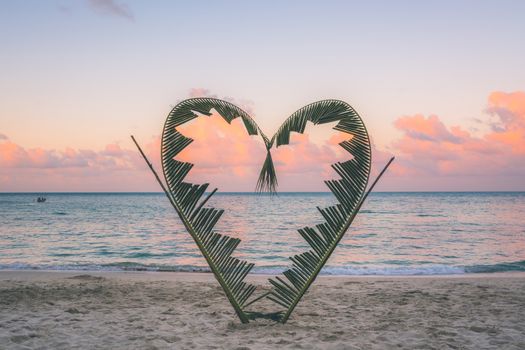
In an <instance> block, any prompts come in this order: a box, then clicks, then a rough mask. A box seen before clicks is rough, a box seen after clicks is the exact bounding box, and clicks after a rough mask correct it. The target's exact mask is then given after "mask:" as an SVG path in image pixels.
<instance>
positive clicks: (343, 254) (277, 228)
mask: <svg viewBox="0 0 525 350" xmlns="http://www.w3.org/2000/svg"><path fill="white" fill-rule="evenodd" d="M40 195H42V194H40V193H0V269H2V270H6V269H17V270H18V269H20V270H24V269H31V270H34V269H45V270H117V271H120V270H137V271H144V270H147V271H207V270H208V268H207V265H206V263H205V261H204V258H202V256H201V255H200V253H199V251H198V249H197V247H196V245H195V244H194V242H193V241H192V239H191V237H190V236H189V234H188V233H186V231H185V230H184V228H183V226H182V224H181V222H180V220H179V218H178V216H177V215H176V213H175V211H174V210H173V208H172V207H171V206H170V204H169V202H168V200H167V198H166V197H165V195H164V194H163V193H46V194H45V196H46V198H47V201H46V202H45V203H37V202H36V198H37V197H38V196H40ZM208 203H209V205H212V206H214V207H217V208H222V209H225V213H224V215H223V217H222V218H221V220H220V221H219V223H218V224H217V226H216V231H217V232H220V233H225V234H228V235H231V236H235V237H239V238H241V239H242V243H241V244H240V246H239V247H238V248H237V250H236V251H235V253H234V256H238V257H241V258H243V259H246V260H248V261H250V262H253V263H255V268H254V270H253V273H258V274H277V273H280V272H281V271H283V270H284V268H285V267H287V266H289V265H290V264H291V261H290V260H289V259H288V257H289V256H292V255H294V254H296V253H299V252H303V251H304V250H306V249H307V248H308V246H307V244H306V243H305V242H304V241H303V240H302V238H301V237H300V235H299V234H298V233H297V229H299V228H302V227H304V226H307V225H308V226H309V225H314V224H316V223H320V222H322V221H323V220H322V217H321V215H320V213H319V212H318V211H317V209H316V207H317V206H320V207H324V206H328V205H331V204H333V203H335V199H334V197H333V195H331V194H330V193H280V194H279V195H277V196H269V195H259V194H253V193H217V194H215V195H214V196H213V197H212V199H211V200H210V202H208ZM502 271H525V193H524V192H519V193H517V192H508V193H507V192H504V193H495V192H479V193H478V192H476V193H474V192H470V193H457V192H454V193H436V192H433V193H372V194H371V195H370V197H369V199H368V200H367V202H366V203H365V204H364V205H363V207H362V210H361V211H360V213H359V214H358V216H357V218H356V220H355V221H354V224H353V225H352V226H351V227H350V229H349V230H348V232H347V233H346V235H345V237H344V238H343V240H342V241H341V242H340V244H339V246H338V247H337V248H336V250H335V252H334V254H333V255H332V257H331V258H330V260H329V261H328V263H327V265H326V266H325V268H324V269H323V271H322V273H323V274H332V275H435V274H464V273H488V272H502Z"/></svg>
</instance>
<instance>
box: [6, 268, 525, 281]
mask: <svg viewBox="0 0 525 350" xmlns="http://www.w3.org/2000/svg"><path fill="white" fill-rule="evenodd" d="M78 275H92V276H96V277H105V278H119V279H126V278H131V279H134V280H136V279H141V278H144V279H146V280H159V281H161V280H166V281H170V280H184V281H209V280H214V278H213V277H214V276H213V274H212V273H211V272H207V271H202V272H200V271H105V270H9V269H6V270H0V281H2V280H10V279H15V280H19V281H33V280H38V279H45V278H46V277H47V278H52V279H56V278H68V277H74V276H78ZM273 276H275V275H274V274H257V273H252V274H249V275H248V276H247V277H246V278H247V280H250V281H256V282H261V281H266V280H267V279H268V278H270V277H273ZM332 278H333V279H350V280H353V279H355V280H365V281H366V280H372V281H373V280H378V279H379V280H385V279H388V280H390V279H392V280H404V279H407V280H410V279H462V278H465V279H483V278H494V279H499V278H523V279H525V271H505V272H490V273H488V272H487V273H463V274H459V273H458V274H435V275H319V276H318V277H317V279H316V282H317V281H323V280H327V279H332Z"/></svg>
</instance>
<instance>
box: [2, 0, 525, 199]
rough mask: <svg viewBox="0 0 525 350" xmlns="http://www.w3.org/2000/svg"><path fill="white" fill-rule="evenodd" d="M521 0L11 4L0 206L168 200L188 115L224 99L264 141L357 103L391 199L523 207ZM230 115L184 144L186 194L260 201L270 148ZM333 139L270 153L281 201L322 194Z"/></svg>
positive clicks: (312, 137) (39, 0)
mask: <svg viewBox="0 0 525 350" xmlns="http://www.w3.org/2000/svg"><path fill="white" fill-rule="evenodd" d="M523 13H525V2H523V1H505V0H503V1H424V2H423V1H420V2H418V1H291V0H290V1H126V0H76V1H58V0H57V1H52V0H49V1H44V0H35V1H30V0H26V1H8V0H0V45H1V46H0V47H1V48H2V49H1V50H0V192H13V191H37V192H51V191H81V192H83V191H88V192H89V191H115V192H119V191H158V190H159V187H158V185H157V184H156V182H155V179H154V177H153V176H152V174H151V173H150V172H149V170H148V169H147V168H146V166H145V163H144V162H143V160H142V159H141V158H140V155H139V154H138V153H137V150H136V148H135V147H134V145H133V143H132V142H131V140H130V138H129V135H131V134H133V135H135V137H136V138H137V140H138V141H139V142H140V143H141V144H142V145H143V147H144V149H145V150H146V153H147V154H148V156H149V157H151V159H152V161H153V163H154V164H155V166H156V168H157V170H158V171H159V172H160V171H161V168H160V165H159V153H160V141H159V135H160V133H161V129H162V125H163V122H164V120H165V118H166V116H167V114H168V113H169V111H170V109H171V108H173V106H175V105H176V104H177V103H178V102H180V101H182V100H184V99H186V98H189V97H196V96H214V97H218V98H224V99H228V100H230V101H232V102H234V103H236V104H237V105H239V106H240V107H242V108H244V109H245V110H246V111H248V112H249V113H250V115H252V117H253V118H254V119H255V120H256V121H257V123H258V124H259V126H260V127H261V128H262V129H263V130H264V131H265V133H266V134H267V135H273V133H274V132H275V131H276V130H277V128H278V127H279V126H280V124H281V123H282V122H283V121H284V120H285V119H286V118H287V117H288V116H289V115H291V114H292V113H293V112H294V111H295V110H297V109H299V108H301V107H302V106H304V105H306V104H308V103H311V102H314V101H317V100H322V99H326V98H335V99H340V100H344V101H346V102H348V103H349V104H351V105H352V106H353V107H354V108H355V109H356V110H357V111H358V112H359V114H360V115H361V116H362V118H363V120H364V122H365V123H366V125H367V128H368V131H369V133H370V136H371V138H372V141H373V146H374V148H373V159H374V173H377V170H378V169H379V168H380V167H381V166H382V165H384V164H385V163H386V161H387V160H388V159H389V157H391V156H395V157H396V161H395V162H394V164H393V165H392V167H391V169H389V172H388V173H387V175H385V177H384V178H383V179H382V181H381V182H380V184H379V185H378V190H380V191H524V190H525V180H524V179H525V69H523V62H525V45H523V33H525V21H523ZM237 122H238V121H234V122H233V123H232V125H228V124H226V123H225V122H224V121H222V120H221V119H220V118H219V117H218V116H212V117H211V118H207V117H201V118H198V119H197V120H196V121H194V122H192V123H190V124H189V125H186V126H184V127H183V130H184V132H185V133H186V134H188V135H195V142H194V143H193V144H192V145H191V146H189V147H188V149H187V150H185V153H184V154H181V157H183V158H184V160H188V161H191V162H193V163H195V164H196V165H195V168H194V170H192V172H191V173H190V175H189V176H190V180H193V181H198V182H210V183H211V184H212V185H214V186H216V187H218V188H219V190H222V191H253V190H254V188H255V183H256V180H257V175H258V172H259V170H260V167H261V166H262V161H263V159H264V155H265V154H264V146H263V145H262V143H261V142H260V140H259V139H257V138H256V137H249V136H247V135H246V134H245V133H244V132H243V130H242V128H241V125H240V124H238V123H237ZM339 137H340V135H338V134H337V133H336V132H334V131H332V130H331V129H330V128H329V127H324V128H323V127H313V126H312V127H310V126H309V127H308V128H307V132H306V134H304V135H299V134H297V135H294V136H293V137H292V144H291V145H290V146H283V147H280V148H279V149H274V150H273V151H272V152H273V153H274V159H275V163H276V167H277V172H278V178H279V190H281V191H327V188H326V186H325V185H324V184H323V180H324V179H329V178H335V177H336V176H335V174H334V173H333V172H331V170H330V164H331V163H334V162H335V161H338V160H343V159H345V157H347V156H346V155H345V154H343V153H342V152H341V150H340V148H339V146H337V142H336V141H337V140H338V138H339Z"/></svg>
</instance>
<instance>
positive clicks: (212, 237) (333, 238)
mask: <svg viewBox="0 0 525 350" xmlns="http://www.w3.org/2000/svg"><path fill="white" fill-rule="evenodd" d="M212 109H213V110H215V111H216V112H217V113H218V114H219V115H221V116H222V118H224V120H226V121H227V122H228V123H231V121H232V120H233V119H235V118H241V119H242V121H243V123H244V126H245V128H246V131H247V133H248V134H249V135H257V134H259V135H261V137H262V138H263V140H264V143H265V145H266V149H267V156H266V160H265V162H264V164H263V167H262V170H261V173H260V176H259V180H258V183H257V187H256V188H257V189H258V190H268V191H274V190H275V187H276V185H277V178H276V173H275V169H274V166H273V162H272V157H271V152H270V150H271V148H272V146H273V144H274V143H275V144H276V146H277V147H279V146H281V145H286V144H288V143H289V141H290V133H291V132H292V131H293V132H299V133H303V132H304V130H305V127H306V123H307V122H308V121H310V122H312V123H313V124H326V123H331V122H337V125H336V126H335V127H334V129H335V130H338V131H342V132H344V133H347V134H349V139H348V140H346V141H343V142H341V143H340V145H341V147H343V148H344V149H345V150H346V151H348V152H349V153H350V154H351V155H352V156H353V158H351V159H350V160H348V161H345V162H343V163H336V164H334V165H333V168H334V169H335V171H336V172H337V173H338V174H339V175H340V176H341V179H340V180H330V181H326V184H327V185H328V188H329V189H330V190H331V191H332V192H333V193H334V195H335V197H336V198H337V200H338V201H339V204H337V205H335V206H331V207H328V208H324V209H321V208H318V209H319V211H320V212H321V214H322V216H323V217H324V218H325V220H326V222H325V223H322V224H319V225H316V227H315V228H312V227H305V228H302V229H300V230H299V233H300V235H301V236H302V237H303V238H304V239H305V240H306V241H307V242H308V243H309V244H310V246H311V247H312V250H309V251H307V252H305V253H302V254H299V255H295V256H293V257H291V260H292V262H293V266H292V267H291V268H290V269H288V270H286V271H285V272H284V276H285V278H281V277H275V279H270V283H271V284H272V286H273V288H272V290H271V291H270V292H267V293H265V294H263V295H262V296H259V297H257V298H255V299H253V300H252V301H250V302H248V299H249V297H250V296H251V295H252V294H253V292H254V291H255V289H256V287H255V286H254V285H251V284H248V283H246V282H244V281H243V280H244V278H245V277H246V276H247V275H248V273H249V272H250V271H251V269H252V268H253V266H254V265H253V264H252V263H248V262H246V261H242V260H239V259H237V258H235V257H232V253H233V251H234V250H235V248H236V247H237V246H238V245H239V243H240V239H238V238H232V237H229V236H226V235H221V234H219V233H217V232H215V231H214V230H213V228H214V226H215V224H216V223H217V221H218V220H219V218H220V217H221V215H222V213H223V210H220V209H216V208H208V207H204V205H205V204H206V202H207V201H208V200H209V199H210V197H211V196H212V195H213V194H214V193H215V192H216V190H217V189H214V190H213V191H212V192H211V193H209V194H208V195H207V196H206V197H205V198H203V199H202V197H203V196H204V194H205V192H206V189H207V188H208V184H202V185H196V184H190V183H187V182H184V178H185V177H186V175H187V174H188V172H189V171H190V170H191V168H192V167H193V164H191V163H187V162H181V161H179V160H177V159H175V157H176V156H177V154H179V153H180V152H181V151H182V150H183V149H184V148H185V147H187V146H188V145H189V144H190V143H191V142H192V141H193V140H192V139H191V138H188V137H185V136H184V135H182V134H181V133H179V132H178V131H177V127H178V126H180V125H182V124H184V123H186V122H188V121H190V120H192V119H194V118H197V117H198V116H199V114H204V115H208V116H209V115H211V110H212ZM197 113H199V114H197ZM132 139H133V141H134V142H135V144H136V145H137V147H138V149H139V151H140V153H141V154H142V156H143V157H144V159H145V160H146V163H147V164H148V166H149V167H150V169H151V170H152V172H153V173H154V175H155V177H156V179H157V181H158V183H159V184H160V186H161V187H162V189H163V190H164V192H165V193H166V195H167V197H168V199H169V201H170V203H171V204H172V206H173V207H174V208H175V211H176V212H177V214H178V215H179V217H180V219H181V221H182V223H183V224H184V226H185V227H186V230H187V231H188V233H189V234H190V235H191V237H192V238H193V239H194V241H195V243H196V244H197V246H198V248H199V249H200V251H201V253H202V255H203V256H204V258H205V259H206V261H207V263H208V264H209V266H210V269H211V271H212V272H213V274H214V275H215V277H216V279H217V281H218V282H219V284H220V285H221V286H222V288H223V289H224V292H225V294H226V296H227V297H228V300H229V301H230V303H231V304H232V306H233V308H234V309H235V312H236V313H237V315H238V317H239V318H240V320H241V322H243V323H246V322H248V321H249V320H250V319H254V318H257V317H266V318H271V319H274V320H278V321H280V322H283V323H284V322H286V321H287V320H288V318H289V317H290V315H291V313H292V312H293V310H294V308H295V307H296V305H297V303H298V302H299V301H300V300H301V298H302V297H303V295H304V294H305V293H306V291H307V290H308V288H309V287H310V285H311V284H312V283H313V282H314V280H315V278H316V277H317V275H318V274H319V272H320V271H321V269H322V268H323V266H324V265H325V264H326V262H327V260H328V258H329V257H330V255H331V254H332V252H333V251H334V249H335V247H336V246H337V244H338V243H339V241H340V240H341V238H342V237H343V236H344V234H345V232H346V231H347V230H348V228H349V227H350V225H351V224H352V221H353V220H354V218H355V216H356V215H357V213H358V211H359V209H360V208H361V205H362V204H363V202H364V200H365V199H366V197H367V196H368V194H369V193H370V191H371V190H372V189H373V187H374V186H375V184H376V183H377V181H378V180H379V178H380V177H381V175H382V174H383V173H384V172H385V170H386V169H387V168H388V166H389V165H390V163H391V162H392V161H393V158H392V159H391V160H390V161H389V162H388V164H387V165H386V166H385V168H384V169H383V171H382V172H381V173H380V174H379V176H378V177H377V179H376V180H375V181H374V183H373V184H372V186H370V188H369V189H368V191H367V190H366V187H367V183H368V177H369V174H370V168H371V147H370V140H369V137H368V133H367V131H366V128H365V125H364V123H363V121H362V120H361V118H360V117H359V115H358V114H357V112H356V111H355V110H354V109H353V108H352V107H351V106H350V105H348V104H347V103H345V102H343V101H338V100H324V101H319V102H316V103H313V104H310V105H308V106H306V107H303V108H301V109H299V110H298V111H297V112H295V113H294V114H293V115H292V116H290V117H289V118H288V119H287V120H286V121H285V122H284V123H283V125H282V126H281V127H280V128H279V130H278V131H277V133H276V134H275V135H274V136H273V137H272V139H271V140H270V139H268V137H266V136H265V135H264V133H263V132H262V131H261V130H260V128H259V127H258V126H257V124H256V123H255V121H254V120H253V119H252V118H251V117H250V116H249V115H248V114H247V113H246V112H244V111H243V110H242V109H240V108H238V107H236V106H235V105H233V104H231V103H229V102H226V101H222V100H218V99H214V98H193V99H188V100H184V101H182V102H180V103H179V104H178V105H177V106H175V107H174V108H173V109H172V111H171V112H170V114H169V115H168V118H167V119H166V122H165V124H164V129H163V132H162V146H161V147H162V149H161V159H162V168H163V172H164V178H165V181H166V185H164V183H163V182H162V181H161V180H160V178H159V177H158V175H157V173H156V172H155V170H154V169H153V166H152V164H151V163H150V162H149V161H148V159H147V158H146V156H145V155H144V153H143V152H142V150H141V148H140V146H139V145H138V144H137V142H136V141H135V138H133V136H132ZM285 279H286V280H285ZM264 297H267V298H268V299H270V300H271V301H273V302H275V303H277V304H278V305H280V306H282V307H284V308H285V310H284V311H278V312H275V313H271V314H263V313H257V312H247V311H245V307H246V306H248V305H251V304H252V303H254V302H256V301H258V300H260V299H262V298H264Z"/></svg>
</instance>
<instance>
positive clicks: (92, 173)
mask: <svg viewBox="0 0 525 350" xmlns="http://www.w3.org/2000/svg"><path fill="white" fill-rule="evenodd" d="M190 94H195V95H202V94H205V95H210V92H209V91H207V90H205V89H201V90H199V91H197V90H196V91H193V92H191V93H190ZM486 111H487V112H488V114H489V115H490V116H491V117H492V120H491V121H490V122H487V126H488V127H489V128H488V129H489V131H487V132H486V133H485V134H483V135H473V134H472V133H470V132H469V131H467V130H466V129H465V128H464V127H461V126H447V125H445V123H443V122H442V121H441V119H440V118H439V117H438V116H436V115H430V116H424V115H421V114H416V115H412V116H409V115H408V116H403V117H400V118H398V119H397V120H396V121H395V122H394V126H395V127H396V128H397V129H398V130H399V131H400V132H401V134H402V135H401V137H400V138H399V139H397V140H395V141H393V142H392V144H391V145H390V146H389V147H388V148H387V149H385V150H380V149H377V148H375V147H373V161H374V164H373V165H374V166H373V177H374V176H375V175H376V174H377V173H378V171H379V170H380V168H381V167H382V166H383V165H384V164H385V163H386V162H387V161H388V159H389V158H390V157H391V156H392V155H393V154H394V155H396V162H394V164H393V165H392V167H391V168H390V170H389V172H388V176H385V178H384V179H383V180H382V181H381V183H380V185H379V187H378V189H379V190H524V189H525V181H524V180H523V179H525V93H523V92H516V93H503V92H494V93H492V94H491V95H490V96H489V99H488V106H487V108H486ZM179 130H180V131H181V132H182V133H183V134H185V135H186V136H189V137H192V138H194V140H195V141H194V142H193V143H192V144H190V145H189V146H188V147H187V148H186V149H185V150H184V151H183V152H181V154H180V155H179V156H178V158H179V159H181V160H184V161H189V162H191V163H194V164H195V167H194V168H193V170H192V171H191V172H190V174H189V177H188V181H192V182H197V183H203V182H210V183H211V185H212V186H215V187H218V188H219V190H221V191H253V190H254V188H255V184H256V181H257V177H258V175H259V171H260V169H261V166H262V163H263V161H264V157H265V156H266V150H265V147H264V144H263V142H262V140H261V139H260V137H259V136H249V135H247V133H246V130H245V128H244V126H243V124H242V122H241V120H240V119H236V120H234V121H233V122H232V123H231V125H230V124H228V123H226V122H225V121H224V120H223V119H222V118H221V117H220V116H218V115H216V114H214V115H212V116H211V117H206V116H202V117H199V118H197V119H195V120H193V121H192V122H190V123H188V124H185V125H183V126H181V127H180V128H179ZM308 133H309V129H307V130H306V134H297V133H292V137H291V144H290V145H287V146H281V147H279V148H277V149H276V148H274V149H273V150H272V155H273V159H274V164H275V166H276V170H277V175H278V180H279V190H280V191H327V188H326V186H325V185H324V183H323V180H325V179H330V178H337V175H335V173H334V172H333V170H332V169H331V167H330V164H332V163H334V162H336V161H340V160H346V159H349V157H350V156H349V155H348V154H347V153H346V152H345V151H344V150H342V148H341V147H339V146H338V143H339V142H341V141H343V140H344V139H346V138H347V137H348V136H347V135H344V134H341V133H338V132H334V133H331V134H328V133H327V134H326V135H327V139H325V140H324V141H316V142H314V141H312V139H311V137H310V136H309V134H308ZM142 146H143V149H144V151H145V153H146V154H147V155H148V157H149V159H150V161H152V163H153V164H154V166H155V168H156V169H157V170H158V171H159V172H161V167H160V152H159V150H160V137H159V136H154V137H152V138H151V139H150V140H148V141H147V142H144V141H143V144H142ZM20 190H27V191H31V190H34V191H52V190H59V191H74V190H76V191H158V190H159V188H158V185H157V184H156V182H155V181H154V178H153V176H152V175H151V173H150V172H149V170H148V169H147V167H146V165H145V163H144V161H143V159H142V158H141V156H140V155H139V153H138V152H137V151H136V149H135V148H134V146H133V145H132V143H131V142H130V143H129V144H127V146H126V147H124V146H121V145H120V144H118V143H112V144H108V145H106V146H105V147H104V148H103V149H102V150H86V149H74V148H66V149H64V150H51V149H44V148H25V147H23V146H21V145H18V144H17V143H15V142H14V141H12V140H10V139H9V138H7V136H5V135H3V134H0V191H20Z"/></svg>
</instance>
